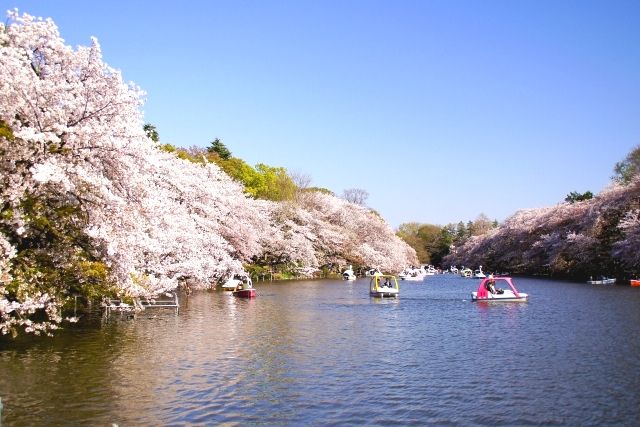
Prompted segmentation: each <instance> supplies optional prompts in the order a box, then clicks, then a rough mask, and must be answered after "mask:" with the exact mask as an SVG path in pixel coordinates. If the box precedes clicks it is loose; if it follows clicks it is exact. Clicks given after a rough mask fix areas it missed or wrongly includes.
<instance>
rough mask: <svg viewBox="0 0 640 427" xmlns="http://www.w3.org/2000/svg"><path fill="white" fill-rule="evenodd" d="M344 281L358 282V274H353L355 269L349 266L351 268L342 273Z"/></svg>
mask: <svg viewBox="0 0 640 427" xmlns="http://www.w3.org/2000/svg"><path fill="white" fill-rule="evenodd" d="M342 280H349V281H351V280H356V274H355V273H354V272H353V267H351V266H349V268H347V269H346V270H345V271H344V273H342Z"/></svg>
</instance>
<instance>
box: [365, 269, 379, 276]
mask: <svg viewBox="0 0 640 427" xmlns="http://www.w3.org/2000/svg"><path fill="white" fill-rule="evenodd" d="M381 274H382V272H381V271H380V269H379V268H370V269H369V270H367V277H373V276H380V275H381Z"/></svg>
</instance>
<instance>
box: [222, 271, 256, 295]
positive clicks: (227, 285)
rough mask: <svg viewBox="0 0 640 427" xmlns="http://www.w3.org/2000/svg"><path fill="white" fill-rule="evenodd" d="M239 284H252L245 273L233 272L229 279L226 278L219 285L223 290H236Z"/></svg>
mask: <svg viewBox="0 0 640 427" xmlns="http://www.w3.org/2000/svg"><path fill="white" fill-rule="evenodd" d="M241 284H249V285H252V283H251V277H250V276H249V275H248V274H247V273H239V274H234V275H233V276H231V277H230V278H229V279H227V281H226V282H224V283H223V284H222V286H221V287H222V290H223V291H228V292H233V291H235V290H236V288H237V287H238V285H241Z"/></svg>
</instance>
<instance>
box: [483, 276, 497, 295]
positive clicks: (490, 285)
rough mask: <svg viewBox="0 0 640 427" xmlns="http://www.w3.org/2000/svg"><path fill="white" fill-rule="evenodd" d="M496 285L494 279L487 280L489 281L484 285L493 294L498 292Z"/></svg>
mask: <svg viewBox="0 0 640 427" xmlns="http://www.w3.org/2000/svg"><path fill="white" fill-rule="evenodd" d="M495 285H496V281H495V280H493V279H489V280H487V283H485V285H484V287H485V288H487V290H488V291H489V292H491V293H492V294H495V293H496V287H495Z"/></svg>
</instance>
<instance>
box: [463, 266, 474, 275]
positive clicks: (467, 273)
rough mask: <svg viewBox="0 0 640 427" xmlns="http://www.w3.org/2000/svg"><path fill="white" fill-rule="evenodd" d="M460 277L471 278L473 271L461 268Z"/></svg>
mask: <svg viewBox="0 0 640 427" xmlns="http://www.w3.org/2000/svg"><path fill="white" fill-rule="evenodd" d="M460 276H462V277H473V270H472V269H470V268H464V267H463V268H462V270H460Z"/></svg>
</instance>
